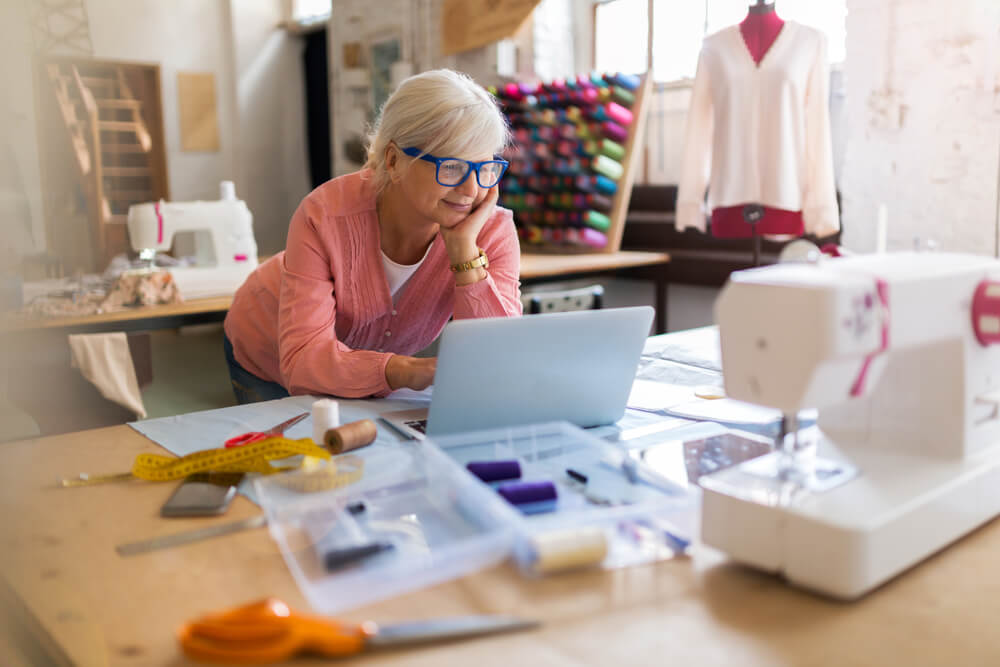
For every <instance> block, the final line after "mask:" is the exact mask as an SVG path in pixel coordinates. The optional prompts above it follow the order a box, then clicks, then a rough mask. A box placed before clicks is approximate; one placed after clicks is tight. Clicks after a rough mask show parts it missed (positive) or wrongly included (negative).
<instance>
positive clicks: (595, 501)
mask: <svg viewBox="0 0 1000 667" xmlns="http://www.w3.org/2000/svg"><path fill="white" fill-rule="evenodd" d="M428 442H431V441H425V445H426V444H427V443H428ZM432 442H433V444H434V445H436V446H438V447H440V448H441V450H442V451H443V452H445V453H446V454H447V455H448V456H450V457H451V458H453V459H454V460H455V461H456V462H458V463H459V464H460V465H461V466H462V467H465V466H466V465H467V464H469V463H470V462H483V461H486V462H490V461H502V460H516V461H518V463H519V464H520V468H521V478H520V479H517V480H505V481H494V482H488V483H487V482H482V481H479V484H480V485H481V486H482V487H483V488H484V489H487V490H489V491H491V492H493V493H494V495H496V496H497V497H500V496H499V493H498V490H499V488H500V487H501V486H502V485H503V484H507V483H511V482H513V483H519V482H528V483H530V482H540V481H548V482H551V484H552V485H553V486H554V487H555V490H556V494H557V497H556V499H555V500H554V501H549V502H547V503H528V504H524V505H518V506H517V509H518V510H519V511H517V519H516V521H517V532H518V540H517V544H516V547H515V556H516V559H517V562H518V564H519V565H520V566H521V568H522V570H523V571H525V572H528V573H532V574H548V573H550V572H557V571H561V570H564V569H570V568H573V567H577V566H583V565H600V566H603V567H622V566H626V565H635V564H639V563H644V562H650V561H654V560H661V559H664V558H668V557H671V556H673V555H675V554H676V553H677V552H678V551H683V549H684V548H685V547H686V542H687V541H689V539H690V536H679V535H678V534H677V532H676V531H675V530H674V525H675V524H674V523H672V522H671V519H672V518H678V517H680V518H683V519H684V521H685V522H687V523H690V515H692V514H695V513H697V511H698V501H699V499H700V494H699V493H698V491H697V489H694V488H690V487H686V486H683V485H679V484H676V483H674V482H672V481H671V480H670V479H668V478H664V477H662V476H659V475H655V474H653V473H652V471H650V470H646V469H644V468H643V467H642V466H641V465H640V466H639V467H638V468H637V467H636V460H635V459H632V458H631V457H629V455H628V451H627V450H626V449H624V448H622V447H618V446H615V445H612V444H610V443H608V442H605V441H603V440H600V439H598V438H596V437H594V436H592V435H590V434H589V433H587V432H586V431H584V430H583V429H581V428H579V427H577V426H574V425H572V424H569V423H568V422H551V423H545V424H535V425H529V426H518V427H512V428H504V429H493V430H487V431H476V432H468V433H458V434H452V435H447V436H437V437H434V438H433V439H432ZM627 462H628V463H632V468H631V469H630V470H626V465H627ZM470 474H471V473H470ZM583 479H585V481H582V480H583ZM477 481H478V480H477ZM504 502H506V501H504ZM508 504H509V503H508ZM510 506H511V507H512V508H513V507H515V506H514V505H510Z"/></svg>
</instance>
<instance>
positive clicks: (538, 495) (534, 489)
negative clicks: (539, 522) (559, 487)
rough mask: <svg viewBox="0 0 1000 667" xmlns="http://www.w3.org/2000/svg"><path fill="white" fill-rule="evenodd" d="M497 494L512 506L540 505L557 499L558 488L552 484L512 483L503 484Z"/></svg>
mask: <svg viewBox="0 0 1000 667" xmlns="http://www.w3.org/2000/svg"><path fill="white" fill-rule="evenodd" d="M497 492H498V493H499V494H500V495H501V496H503V497H504V499H505V500H506V501H507V502H509V503H510V504H511V505H524V504H525V503H539V502H542V501H545V500H555V499H556V486H555V484H553V483H552V482H549V481H545V482H511V483H510V484H503V485H502V486H500V488H498V489H497Z"/></svg>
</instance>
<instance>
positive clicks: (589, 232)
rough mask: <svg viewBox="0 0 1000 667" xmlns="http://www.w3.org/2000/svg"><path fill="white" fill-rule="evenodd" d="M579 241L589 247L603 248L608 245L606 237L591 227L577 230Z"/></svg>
mask: <svg viewBox="0 0 1000 667" xmlns="http://www.w3.org/2000/svg"><path fill="white" fill-rule="evenodd" d="M579 243H580V244H581V245H586V246H590V247H591V248H604V247H606V246H607V245H608V237H607V236H605V235H604V234H602V233H601V232H599V231H597V230H596V229H593V228H592V227H584V228H583V229H581V230H579Z"/></svg>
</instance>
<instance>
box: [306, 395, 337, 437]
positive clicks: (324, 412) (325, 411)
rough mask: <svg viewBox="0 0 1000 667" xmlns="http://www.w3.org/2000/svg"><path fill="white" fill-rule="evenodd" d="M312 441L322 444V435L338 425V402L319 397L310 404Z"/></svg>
mask: <svg viewBox="0 0 1000 667" xmlns="http://www.w3.org/2000/svg"><path fill="white" fill-rule="evenodd" d="M312 421H313V442H315V443H316V444H317V445H319V446H321V447H322V446H323V436H324V435H326V432H327V431H329V430H330V429H331V428H337V427H338V426H340V404H339V403H337V401H334V400H331V399H329V398H321V399H319V400H318V401H316V402H314V403H313V404H312Z"/></svg>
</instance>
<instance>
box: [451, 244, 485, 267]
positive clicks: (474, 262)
mask: <svg viewBox="0 0 1000 667" xmlns="http://www.w3.org/2000/svg"><path fill="white" fill-rule="evenodd" d="M489 265H490V260H489V259H488V258H487V257H486V251H485V250H483V249H482V248H479V256H478V257H476V258H475V259H470V260H469V261H468V262H462V263H461V264H452V265H451V271H452V273H461V272H462V271H471V270H472V269H474V268H476V267H477V266H481V267H483V268H484V269H485V268H487V267H489Z"/></svg>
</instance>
